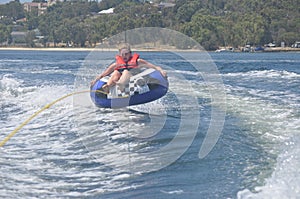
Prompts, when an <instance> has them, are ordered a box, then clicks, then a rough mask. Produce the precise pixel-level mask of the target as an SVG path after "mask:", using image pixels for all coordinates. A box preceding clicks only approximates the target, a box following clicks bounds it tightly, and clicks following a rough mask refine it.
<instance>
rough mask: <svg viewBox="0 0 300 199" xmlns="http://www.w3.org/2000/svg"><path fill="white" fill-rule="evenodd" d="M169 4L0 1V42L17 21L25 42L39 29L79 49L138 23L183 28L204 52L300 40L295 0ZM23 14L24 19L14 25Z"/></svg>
mask: <svg viewBox="0 0 300 199" xmlns="http://www.w3.org/2000/svg"><path fill="white" fill-rule="evenodd" d="M35 2H44V1H40V0H36V1H35ZM154 2H155V1H154ZM172 3H174V4H175V6H172V7H168V6H165V7H164V6H155V4H150V3H149V2H148V1H138V0H102V1H101V2H99V3H98V2H97V1H88V0H72V1H70V0H69V1H67V0H65V1H63V2H57V3H55V4H54V5H52V6H50V7H48V8H47V11H46V12H45V13H44V14H41V15H39V16H38V10H32V11H31V12H25V11H24V10H23V6H22V4H21V3H20V2H19V1H18V0H17V1H12V2H10V3H7V4H3V5H0V17H1V18H0V42H5V41H8V42H9V41H10V33H11V32H12V31H13V29H14V28H15V27H16V24H17V25H19V27H22V28H23V30H24V31H28V32H29V34H28V35H29V41H30V39H34V30H37V29H38V30H39V31H40V33H41V35H43V36H44V37H43V38H44V39H43V43H44V44H45V43H46V42H54V43H59V42H64V43H72V44H73V45H74V46H81V47H84V46H87V45H89V46H93V45H95V44H96V43H98V42H101V41H103V39H105V38H107V37H110V36H112V35H115V34H117V33H120V32H122V31H125V30H128V29H133V28H139V27H162V28H169V29H173V30H176V31H179V32H182V33H184V34H186V35H188V36H190V37H192V38H193V39H195V40H196V41H197V42H199V43H200V44H201V45H202V46H203V47H204V48H206V49H207V50H213V49H216V48H217V47H218V46H233V47H238V46H243V45H245V44H251V45H263V44H266V43H270V42H275V43H276V44H277V45H280V43H281V42H285V44H286V45H291V44H293V43H294V42H295V41H297V40H300V7H299V5H300V2H299V0H174V1H172ZM156 5H157V4H156ZM168 5H170V4H168ZM111 7H114V8H115V9H114V14H102V15H99V14H97V13H98V12H99V11H101V10H105V9H108V8H111ZM24 17H26V19H27V20H26V21H23V22H17V23H16V21H17V20H18V19H21V18H24ZM30 36H31V37H30ZM32 45H33V44H32V42H31V45H30V46H32Z"/></svg>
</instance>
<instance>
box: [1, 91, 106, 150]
mask: <svg viewBox="0 0 300 199" xmlns="http://www.w3.org/2000/svg"><path fill="white" fill-rule="evenodd" d="M87 92H99V93H103V94H107V93H105V92H103V91H100V90H96V91H90V90H84V91H77V92H73V93H70V94H67V95H65V96H63V97H61V98H58V99H57V100H54V101H53V102H51V103H49V104H47V105H46V106H44V107H43V108H42V109H40V110H38V111H37V112H35V113H34V114H33V115H32V116H30V117H29V118H28V119H27V120H25V121H24V122H23V123H22V124H20V125H19V126H18V127H17V128H15V129H14V130H13V131H12V132H11V133H10V134H8V136H6V137H5V138H4V140H2V141H1V142H0V147H2V146H4V144H5V143H6V142H7V141H8V140H9V139H10V138H12V137H13V136H14V135H15V134H16V133H17V132H18V131H19V130H20V129H21V128H23V127H24V126H25V125H26V124H28V123H29V122H30V121H31V120H32V119H33V118H35V117H36V116H37V115H38V114H40V113H41V112H43V111H44V110H46V109H48V108H50V107H51V106H52V105H54V104H55V103H57V102H59V101H61V100H63V99H65V98H67V97H70V96H72V95H77V94H81V93H87Z"/></svg>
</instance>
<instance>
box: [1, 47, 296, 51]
mask: <svg viewBox="0 0 300 199" xmlns="http://www.w3.org/2000/svg"><path fill="white" fill-rule="evenodd" d="M1 50H24V51H25V50H32V51H105V52H109V51H118V49H117V48H101V47H95V48H61V47H56V48H55V47H51V48H26V47H0V51H1ZM132 50H133V51H181V52H182V51H184V52H191V51H201V50H199V49H186V50H182V49H175V48H170V47H169V48H166V47H161V48H132ZM234 52H240V51H234ZM262 52H300V48H291V47H274V48H265V50H264V51H262Z"/></svg>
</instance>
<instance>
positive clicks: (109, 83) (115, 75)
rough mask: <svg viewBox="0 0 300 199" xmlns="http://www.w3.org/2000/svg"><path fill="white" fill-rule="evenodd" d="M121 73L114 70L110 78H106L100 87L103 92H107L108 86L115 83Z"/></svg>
mask: <svg viewBox="0 0 300 199" xmlns="http://www.w3.org/2000/svg"><path fill="white" fill-rule="evenodd" d="M121 75H122V74H121V73H120V72H119V71H117V70H115V71H114V72H113V73H112V75H111V76H110V78H109V79H108V81H107V83H106V84H104V85H103V86H102V89H103V91H104V92H106V93H109V87H111V86H113V85H115V84H116V82H117V81H118V80H119V79H120V77H121Z"/></svg>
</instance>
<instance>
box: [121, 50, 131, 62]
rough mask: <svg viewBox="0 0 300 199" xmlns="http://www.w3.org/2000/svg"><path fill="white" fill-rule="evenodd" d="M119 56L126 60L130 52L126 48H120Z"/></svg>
mask: <svg viewBox="0 0 300 199" xmlns="http://www.w3.org/2000/svg"><path fill="white" fill-rule="evenodd" d="M120 55H121V57H122V58H123V60H124V61H125V62H127V61H128V60H129V59H130V57H131V52H130V51H129V50H127V49H122V50H121V52H120Z"/></svg>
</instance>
